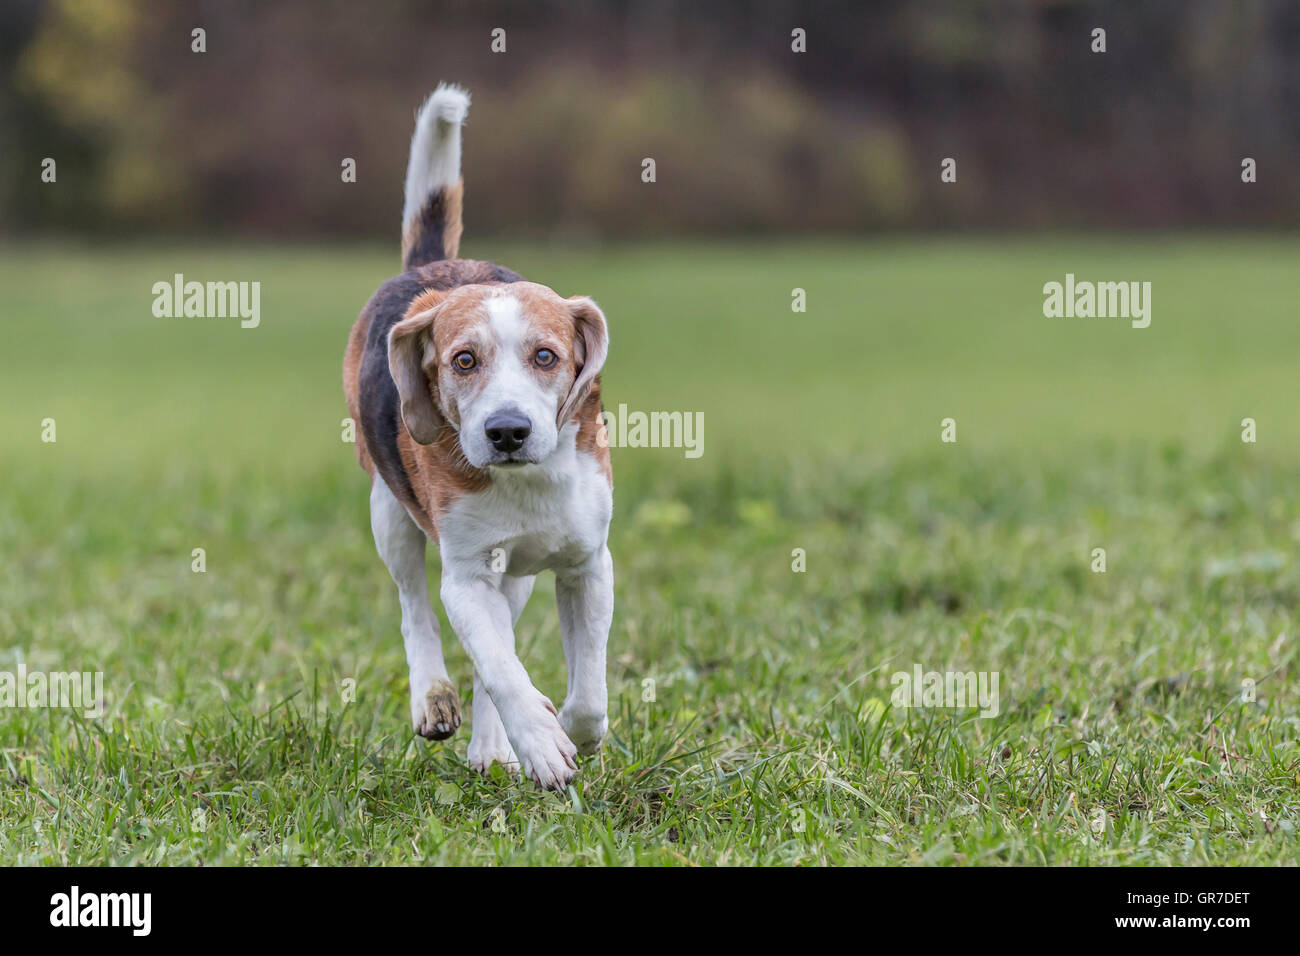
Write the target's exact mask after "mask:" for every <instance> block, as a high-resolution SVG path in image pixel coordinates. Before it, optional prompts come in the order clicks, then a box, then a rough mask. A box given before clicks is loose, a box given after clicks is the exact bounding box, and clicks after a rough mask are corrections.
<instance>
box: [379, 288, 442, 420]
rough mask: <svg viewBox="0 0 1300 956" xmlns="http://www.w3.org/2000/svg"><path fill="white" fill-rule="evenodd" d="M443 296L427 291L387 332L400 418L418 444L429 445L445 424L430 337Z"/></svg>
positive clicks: (389, 358)
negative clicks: (435, 392) (440, 409)
mask: <svg viewBox="0 0 1300 956" xmlns="http://www.w3.org/2000/svg"><path fill="white" fill-rule="evenodd" d="M441 304H442V296H441V295H435V294H434V293H433V292H426V293H425V294H424V295H422V296H420V297H419V298H418V299H416V300H415V302H414V303H413V306H414V308H417V309H420V311H418V312H415V314H414V315H409V316H408V317H407V318H404V319H402V321H400V322H398V323H397V324H396V325H394V326H393V327H392V328H391V329H390V330H389V332H388V370H389V371H390V372H391V373H392V375H393V382H394V384H396V385H397V393H398V395H399V396H400V397H401V400H402V421H403V422H405V423H406V430H407V431H408V432H410V433H411V437H412V438H414V439H415V440H416V441H417V442H419V443H420V444H421V445H431V444H433V442H434V441H435V440H437V438H438V432H440V431H442V426H443V425H445V424H446V421H444V419H443V417H442V413H441V412H440V411H439V410H438V402H437V399H436V398H435V397H434V391H435V389H436V388H437V381H438V367H437V360H436V356H434V355H433V346H432V342H431V336H432V335H433V322H434V319H436V318H437V315H438V307H439V306H440V305H441Z"/></svg>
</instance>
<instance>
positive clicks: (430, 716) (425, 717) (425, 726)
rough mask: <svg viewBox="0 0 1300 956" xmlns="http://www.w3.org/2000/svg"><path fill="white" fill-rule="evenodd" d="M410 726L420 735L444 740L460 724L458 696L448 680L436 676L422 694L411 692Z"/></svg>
mask: <svg viewBox="0 0 1300 956" xmlns="http://www.w3.org/2000/svg"><path fill="white" fill-rule="evenodd" d="M411 726H413V727H414V728H415V732H416V733H417V734H419V735H420V736H421V737H428V738H429V739H430V740H446V739H447V738H448V737H450V736H451V735H452V734H454V733H455V732H456V728H457V727H459V726H460V697H459V696H457V694H456V688H455V687H453V686H452V685H451V682H450V681H447V680H443V679H441V678H436V679H435V680H434V681H433V682H432V683H431V684H430V685H429V687H428V688H427V689H426V690H425V692H424V693H423V694H419V693H416V692H415V691H414V690H412V692H411Z"/></svg>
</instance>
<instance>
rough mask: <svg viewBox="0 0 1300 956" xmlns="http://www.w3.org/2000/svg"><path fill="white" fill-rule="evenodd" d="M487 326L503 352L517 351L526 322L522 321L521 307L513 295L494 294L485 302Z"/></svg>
mask: <svg viewBox="0 0 1300 956" xmlns="http://www.w3.org/2000/svg"><path fill="white" fill-rule="evenodd" d="M485 305H486V306H487V314H488V328H489V329H490V330H491V331H492V338H493V339H494V340H495V341H496V343H497V345H498V347H499V348H500V350H501V352H502V353H503V354H506V355H509V354H511V353H515V352H518V351H519V346H520V343H522V342H523V340H524V334H525V333H526V332H527V331H528V323H527V322H525V321H524V316H523V307H522V305H521V304H520V302H519V300H518V299H517V298H516V297H515V296H513V295H509V294H506V295H494V296H492V298H490V299H488V300H487V302H486V303H485Z"/></svg>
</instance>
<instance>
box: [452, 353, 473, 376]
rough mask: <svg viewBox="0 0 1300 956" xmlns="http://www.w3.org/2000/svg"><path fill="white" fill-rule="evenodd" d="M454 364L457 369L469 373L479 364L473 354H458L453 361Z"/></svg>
mask: <svg viewBox="0 0 1300 956" xmlns="http://www.w3.org/2000/svg"><path fill="white" fill-rule="evenodd" d="M452 362H453V363H455V365H456V367H457V368H458V369H460V370H461V371H462V372H468V371H469V370H470V369H472V368H473V367H474V366H475V365H476V364H477V363H476V361H475V359H474V353H473V352H457V353H456V357H455V358H454V359H452Z"/></svg>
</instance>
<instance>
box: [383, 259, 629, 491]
mask: <svg viewBox="0 0 1300 956" xmlns="http://www.w3.org/2000/svg"><path fill="white" fill-rule="evenodd" d="M608 350H609V332H608V330H607V328H606V326H605V316H604V314H603V313H602V312H601V311H600V308H599V307H598V306H597V305H596V303H595V302H593V301H592V300H591V299H589V298H587V297H586V296H575V297H574V298H571V299H563V298H561V297H560V296H559V295H557V294H556V293H555V292H553V291H552V290H551V289H548V288H547V287H546V286H544V285H538V284H537V283H534V282H512V283H507V284H502V285H464V286H459V287H457V288H454V289H451V290H449V291H447V292H440V291H436V290H429V291H427V292H425V293H423V294H422V295H420V296H419V297H418V298H416V299H415V300H414V301H413V302H412V303H411V307H410V308H409V309H408V310H407V313H406V318H404V319H403V320H402V321H401V322H398V323H397V324H396V325H394V326H393V328H392V330H391V331H390V332H389V334H388V367H389V370H390V371H391V372H392V373H393V381H394V382H396V383H397V390H398V393H399V394H400V396H401V400H402V421H403V422H405V423H406V430H407V431H409V432H410V433H411V437H412V438H413V439H415V440H416V441H417V442H419V443H420V444H422V445H428V444H432V443H433V442H434V441H435V440H436V439H437V437H438V433H439V432H440V431H441V430H442V428H443V426H444V425H450V426H451V427H452V428H454V429H456V431H457V432H458V434H459V437H460V447H461V450H462V451H463V452H464V453H465V458H466V460H467V461H468V462H469V463H470V464H471V465H473V466H474V467H476V468H486V467H489V466H501V467H514V466H523V465H529V464H537V463H539V462H541V461H544V460H545V459H546V458H547V457H549V456H550V454H551V453H552V452H553V451H555V447H556V443H557V440H558V437H559V431H560V429H561V428H562V427H563V426H564V425H565V424H566V423H568V422H569V421H570V420H571V419H572V418H573V417H574V415H575V414H576V413H577V411H578V409H579V408H580V407H581V405H582V401H583V399H584V398H586V396H587V393H588V391H589V390H590V389H591V386H592V383H593V382H594V381H595V379H596V376H597V375H599V374H600V369H601V366H603V365H604V364H605V355H606V353H607V352H608Z"/></svg>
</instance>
